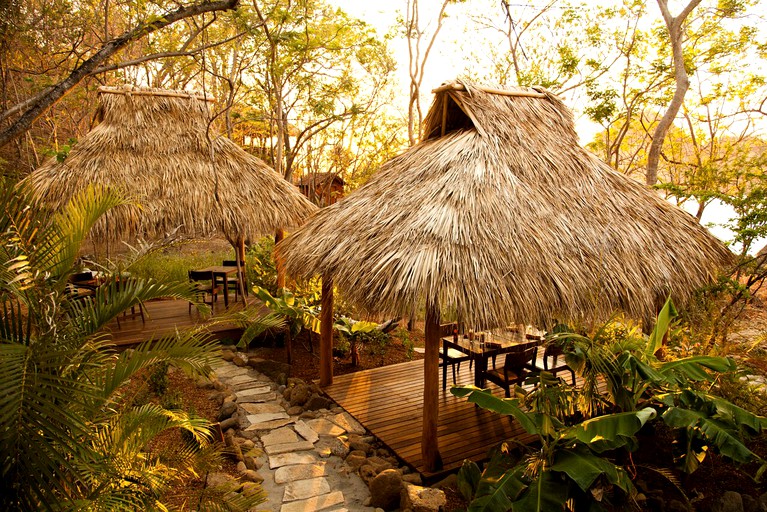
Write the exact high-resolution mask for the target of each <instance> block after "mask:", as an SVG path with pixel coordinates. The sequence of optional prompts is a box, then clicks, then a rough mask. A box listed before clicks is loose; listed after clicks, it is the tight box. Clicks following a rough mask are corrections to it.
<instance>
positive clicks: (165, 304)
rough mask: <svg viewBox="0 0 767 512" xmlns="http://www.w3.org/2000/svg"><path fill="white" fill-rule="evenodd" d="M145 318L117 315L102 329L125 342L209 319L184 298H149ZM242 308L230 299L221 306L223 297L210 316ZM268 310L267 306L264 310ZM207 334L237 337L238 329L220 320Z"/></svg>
mask: <svg viewBox="0 0 767 512" xmlns="http://www.w3.org/2000/svg"><path fill="white" fill-rule="evenodd" d="M257 303H258V301H257V300H256V299H255V298H253V297H248V305H249V306H252V305H255V304H257ZM144 308H145V312H144V317H145V321H142V320H141V316H140V315H136V316H133V317H131V316H128V317H122V316H120V317H119V320H120V321H119V324H118V322H117V320H113V321H112V322H111V323H109V324H108V325H107V326H106V327H105V328H104V330H105V331H107V332H109V333H111V335H112V341H113V343H114V344H115V345H117V346H129V345H136V344H139V343H142V342H144V341H149V340H151V339H158V338H162V337H163V336H168V335H171V334H173V333H174V332H175V331H176V330H183V329H189V328H192V327H198V326H200V325H205V324H206V323H209V321H208V319H206V318H204V317H203V316H202V315H200V314H199V313H198V312H197V310H196V309H195V308H194V307H193V308H192V311H191V313H190V311H189V303H188V302H187V301H185V300H175V299H171V300H152V301H148V302H145V303H144ZM241 309H242V305H241V303H239V302H237V303H235V302H234V301H233V300H232V301H230V303H229V308H225V307H224V304H223V300H219V301H218V302H217V303H215V304H214V306H213V309H212V312H213V316H214V317H215V316H216V315H222V314H224V313H228V312H233V311H238V310H241ZM267 311H268V310H267ZM208 330H209V332H210V333H211V335H213V336H214V337H216V338H224V337H233V338H234V337H238V336H239V335H240V334H242V330H241V329H239V328H237V327H236V326H235V325H234V324H229V323H224V324H218V325H213V326H211V327H210V328H209V329H208Z"/></svg>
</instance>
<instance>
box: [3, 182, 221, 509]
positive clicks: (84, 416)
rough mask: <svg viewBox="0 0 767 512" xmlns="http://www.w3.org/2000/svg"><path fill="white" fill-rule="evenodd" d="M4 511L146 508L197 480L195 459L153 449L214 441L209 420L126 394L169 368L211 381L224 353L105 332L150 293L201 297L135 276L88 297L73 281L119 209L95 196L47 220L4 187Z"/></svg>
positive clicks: (191, 337) (107, 194) (18, 192)
mask: <svg viewBox="0 0 767 512" xmlns="http://www.w3.org/2000/svg"><path fill="white" fill-rule="evenodd" d="M0 196H1V198H2V200H1V201H0V204H1V205H2V210H1V211H0V385H2V388H3V393H4V395H3V401H2V403H0V454H2V457H0V461H2V462H0V464H2V465H1V471H2V475H3V478H2V479H0V508H2V509H4V510H41V509H44V510H61V509H66V510H86V509H94V510H97V509H103V510H139V509H141V510H146V509H158V508H160V509H161V508H162V507H163V505H162V503H161V501H160V498H159V497H160V496H161V494H162V491H163V489H164V488H165V487H166V486H167V485H168V484H169V483H170V482H171V481H172V480H173V479H174V478H184V477H185V476H189V475H190V474H193V473H194V461H195V457H196V455H195V451H193V450H189V451H186V452H181V453H177V454H176V456H175V457H176V463H174V465H172V466H171V465H169V464H168V462H167V461H166V460H164V459H163V455H161V454H158V453H153V452H148V451H147V450H146V447H147V446H148V445H149V443H150V442H151V441H152V440H153V439H155V438H156V437H157V436H158V435H160V434H161V433H163V432H165V431H168V430H171V429H181V430H184V431H186V432H188V433H189V435H190V436H191V437H192V438H194V439H195V440H196V442H197V444H198V445H208V444H210V440H211V436H210V430H209V425H208V423H207V421H205V420H201V419H199V418H196V417H194V416H192V415H189V414H187V413H185V412H183V411H179V410H168V409H166V408H163V407H162V406H160V405H157V404H153V403H150V402H146V401H144V402H143V403H141V404H140V405H138V404H137V402H136V401H134V400H131V399H130V398H131V397H126V396H124V395H123V393H124V390H125V385H126V383H128V381H130V380H131V379H132V378H135V377H136V376H137V374H138V372H141V371H146V370H148V369H150V368H153V367H157V366H159V365H162V364H164V363H165V362H168V363H172V364H173V365H174V366H176V367H178V368H180V369H183V370H184V371H187V372H190V373H200V374H206V373H208V372H209V371H210V365H211V363H212V361H213V358H214V357H215V354H216V351H217V347H216V345H215V343H213V342H212V341H211V340H210V339H209V338H208V337H207V336H205V335H203V334H200V333H179V334H178V335H176V336H173V337H169V338H163V339H158V340H154V341H153V342H151V343H145V344H142V345H139V346H138V347H136V348H134V349H132V350H126V351H123V352H119V353H118V352H116V351H115V350H114V348H113V347H112V346H111V345H110V343H109V338H108V335H107V334H105V333H104V332H103V331H102V330H101V329H102V327H103V326H105V325H106V324H107V323H108V322H109V321H111V320H112V319H114V317H115V316H117V315H118V314H120V313H122V311H123V310H125V309H126V308H129V307H130V306H132V305H139V304H140V303H141V302H142V301H146V300H150V299H152V298H155V297H175V298H181V299H187V300H192V301H193V300H194V294H193V291H192V290H191V288H190V287H189V286H188V284H186V283H181V284H171V283H165V284H159V283H154V282H152V281H145V280H143V279H135V280H134V281H132V282H131V284H130V286H123V287H120V286H117V285H116V280H114V279H113V278H110V277H109V276H107V281H106V284H105V285H104V287H103V289H101V288H100V289H99V290H98V291H97V293H96V294H94V295H93V296H90V297H85V298H75V297H74V296H73V295H71V294H69V293H67V285H68V278H69V276H70V275H71V274H72V273H73V272H74V263H75V260H76V258H77V255H78V253H79V250H80V248H81V247H82V243H83V241H84V240H85V237H86V236H87V234H88V231H89V230H90V228H91V226H93V224H94V223H95V222H96V221H97V220H98V219H99V217H100V216H101V215H103V214H104V213H105V212H107V211H108V210H109V209H110V208H112V207H115V206H117V205H119V204H122V203H123V200H122V199H121V198H120V197H119V195H117V194H116V193H115V192H113V191H108V190H101V189H95V188H93V189H89V190H86V191H84V192H83V193H81V194H79V195H76V196H75V197H74V198H73V199H72V201H71V202H70V203H69V205H68V206H67V207H66V208H65V209H63V210H62V211H61V212H59V213H55V214H54V215H52V216H51V215H48V214H46V213H45V212H43V211H42V210H41V209H39V208H35V207H33V206H32V204H33V203H32V202H31V200H30V197H29V196H28V194H27V192H26V191H25V190H24V189H15V188H13V187H11V186H8V185H6V184H3V186H2V187H0Z"/></svg>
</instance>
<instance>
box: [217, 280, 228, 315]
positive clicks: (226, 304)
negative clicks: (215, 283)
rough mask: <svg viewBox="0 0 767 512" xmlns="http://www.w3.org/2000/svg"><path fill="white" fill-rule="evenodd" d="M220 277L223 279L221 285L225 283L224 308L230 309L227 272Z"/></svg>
mask: <svg viewBox="0 0 767 512" xmlns="http://www.w3.org/2000/svg"><path fill="white" fill-rule="evenodd" d="M219 276H220V277H221V283H223V286H224V307H225V308H228V307H229V283H227V282H226V280H227V278H226V272H222V273H221V274H219Z"/></svg>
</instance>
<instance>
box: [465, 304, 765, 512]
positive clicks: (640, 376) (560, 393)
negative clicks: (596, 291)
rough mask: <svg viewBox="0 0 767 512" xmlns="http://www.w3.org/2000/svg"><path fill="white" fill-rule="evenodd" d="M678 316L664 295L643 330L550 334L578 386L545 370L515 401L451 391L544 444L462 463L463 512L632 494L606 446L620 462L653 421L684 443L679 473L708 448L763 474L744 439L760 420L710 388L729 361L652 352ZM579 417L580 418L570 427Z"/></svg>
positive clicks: (760, 427) (593, 501) (730, 367)
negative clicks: (612, 491)
mask: <svg viewBox="0 0 767 512" xmlns="http://www.w3.org/2000/svg"><path fill="white" fill-rule="evenodd" d="M676 315H677V312H676V309H675V308H674V306H673V303H672V302H671V300H670V299H669V301H667V303H666V305H665V306H664V308H663V309H662V311H661V313H660V314H659V316H658V319H657V322H656V325H655V329H654V330H653V332H652V333H651V334H650V335H649V336H643V335H641V333H639V331H638V330H635V329H618V330H617V331H616V330H615V329H614V328H613V327H611V326H609V325H605V326H601V327H600V328H598V329H597V330H596V332H595V334H594V335H592V336H591V337H587V336H583V335H579V334H574V333H567V332H560V333H558V334H554V335H553V336H552V338H553V339H554V340H560V341H566V346H567V350H568V352H567V353H566V360H567V362H568V364H569V365H571V367H572V368H574V369H575V370H576V372H577V373H578V374H579V375H580V377H581V380H582V384H581V385H580V387H579V389H577V390H574V389H573V388H572V387H570V386H568V385H567V384H565V383H564V382H562V381H561V380H559V379H555V378H554V377H553V376H551V375H549V374H548V373H547V372H539V373H536V374H533V375H532V376H531V377H529V378H528V379H527V381H526V384H530V385H534V386H535V387H534V388H533V389H532V391H525V390H523V389H522V388H518V389H517V395H518V397H516V398H513V399H505V400H504V399H500V398H497V397H495V396H493V395H492V394H491V393H490V392H488V391H482V390H479V389H477V388H474V387H473V386H467V387H454V388H453V390H452V391H453V393H454V394H455V395H457V396H467V397H468V398H469V401H471V402H473V403H476V404H477V405H479V406H480V407H483V408H486V409H489V410H492V411H494V412H498V413H502V414H509V415H511V416H513V417H514V418H515V419H517V420H518V421H519V422H520V424H521V425H522V427H523V428H524V429H525V430H526V431H527V432H528V433H530V434H534V435H536V436H538V439H539V444H540V447H541V448H540V450H539V451H538V452H536V453H535V454H533V455H531V456H529V457H528V458H527V459H525V460H523V461H521V462H519V463H517V464H514V465H512V467H511V468H510V469H504V470H502V471H499V469H498V467H494V466H493V464H495V466H497V465H498V462H497V461H496V462H495V463H493V464H490V465H488V467H487V468H486V469H485V471H484V473H482V474H480V472H479V468H474V467H472V466H471V464H472V463H467V465H466V467H465V468H464V470H463V483H462V485H463V488H464V490H466V492H467V494H470V495H471V496H472V497H473V498H474V499H473V501H472V504H471V506H470V508H469V510H508V509H509V508H512V509H513V510H514V511H517V510H523V511H527V510H561V509H562V507H563V506H564V503H565V501H567V500H573V503H576V505H575V508H574V510H580V507H581V506H583V507H597V509H599V508H598V507H599V503H598V502H599V500H600V498H599V497H601V496H606V494H604V492H603V491H604V490H605V489H604V488H603V486H604V485H612V486H616V487H617V488H619V489H621V490H623V491H624V492H625V493H627V495H630V494H631V493H632V492H633V486H632V485H631V482H630V480H629V479H628V477H627V475H626V472H625V471H624V470H623V469H622V467H621V466H620V465H619V464H617V463H616V462H614V461H613V460H614V459H607V458H606V457H605V452H606V451H609V453H610V454H611V456H612V457H616V458H620V457H622V455H621V453H623V454H624V455H623V456H625V454H627V453H628V452H631V451H634V450H635V449H636V448H637V441H636V438H635V437H634V434H636V433H637V432H638V431H639V429H640V428H641V427H642V426H643V425H644V424H645V423H646V422H648V421H653V420H656V418H660V420H661V421H663V423H665V424H666V425H667V426H668V427H670V428H671V429H673V431H674V432H675V433H676V434H677V438H678V441H679V443H677V444H678V445H679V446H680V447H681V448H682V449H681V451H680V452H679V453H678V454H677V456H676V462H678V463H679V464H680V467H681V469H682V470H684V471H686V472H688V473H689V472H693V471H695V469H696V468H697V467H698V465H699V464H700V463H701V462H702V461H703V459H704V457H705V455H706V453H710V452H719V453H720V454H721V455H723V456H725V457H728V458H730V459H731V460H733V461H735V462H738V463H744V462H754V461H756V462H759V463H761V464H762V466H761V469H759V470H758V472H757V476H759V475H760V474H761V473H763V472H764V471H765V468H766V467H767V466H766V465H765V463H764V461H762V460H761V459H760V458H759V457H758V456H757V455H756V454H754V453H753V452H752V451H751V450H750V449H749V448H748V447H747V446H746V444H745V439H747V437H748V436H749V435H752V434H758V433H760V432H762V431H764V430H765V429H767V419H765V418H763V417H760V416H757V415H755V414H753V413H751V412H749V411H747V410H745V409H743V408H741V407H738V406H736V405H734V404H732V403H730V402H728V401H727V400H725V399H723V398H721V397H717V396H714V395H712V394H711V393H710V392H709V391H708V389H707V388H708V387H710V386H711V384H712V383H713V382H714V381H715V380H716V379H717V378H718V377H719V376H720V375H721V374H722V373H727V372H732V371H734V370H735V369H736V367H735V364H734V362H733V361H732V360H731V359H727V358H722V357H712V356H691V357H686V358H683V359H678V360H673V361H660V360H658V359H657V357H656V356H655V354H656V353H658V352H659V350H660V349H661V348H662V346H663V339H664V338H665V336H666V334H667V332H668V330H669V328H670V326H672V325H673V321H674V318H675V317H676ZM616 334H617V335H616ZM605 340H609V342H605ZM600 383H603V386H604V388H601V387H600ZM602 389H604V391H602ZM576 391H577V393H576ZM582 417H585V418H587V419H586V420H585V421H582V422H581V423H575V422H577V421H580V420H581V418H582ZM616 450H617V451H616ZM491 462H492V461H491ZM579 468H580V469H579ZM578 503H580V504H581V505H577V504H578ZM504 507H506V508H504Z"/></svg>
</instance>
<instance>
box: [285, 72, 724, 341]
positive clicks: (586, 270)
mask: <svg viewBox="0 0 767 512" xmlns="http://www.w3.org/2000/svg"><path fill="white" fill-rule="evenodd" d="M437 92H438V93H437V95H436V97H435V100H434V103H433V105H432V107H431V110H430V111H429V114H428V116H427V118H426V120H425V132H424V133H425V134H426V135H425V140H424V141H422V142H420V143H419V144H417V145H416V146H414V147H412V148H410V149H409V150H407V151H406V152H404V153H403V154H401V155H400V156H398V157H396V158H394V159H392V160H390V161H389V162H387V163H386V164H385V165H384V166H383V168H382V169H381V171H380V172H378V173H377V174H376V175H374V176H373V177H372V178H371V179H370V181H369V182H368V183H366V184H365V185H364V186H362V187H360V188H359V189H358V190H356V191H355V192H353V193H352V194H350V195H349V196H347V197H346V198H345V199H343V200H342V201H339V202H338V203H336V204H334V205H332V206H330V207H328V208H326V209H324V210H321V211H319V212H318V213H316V214H315V215H314V216H313V217H312V218H311V219H310V220H309V221H307V223H306V224H304V225H303V226H302V227H301V228H299V229H298V230H297V231H296V232H294V233H293V234H292V235H291V236H290V237H288V238H286V239H285V240H284V241H283V242H282V243H281V244H280V245H279V246H278V254H281V255H282V257H283V258H284V261H285V263H286V266H287V270H288V272H291V273H293V274H294V275H299V276H304V277H308V276H310V275H314V274H328V275H330V276H332V277H333V280H334V283H335V285H336V286H338V287H339V288H340V289H341V290H342V291H343V294H344V297H345V298H347V299H351V300H353V301H355V302H357V303H358V304H360V305H362V306H364V307H366V308H368V309H370V310H372V311H381V312H387V313H393V314H400V315H402V314H407V313H409V312H410V311H411V310H413V309H414V308H416V307H417V306H418V305H420V304H423V303H424V300H426V302H430V303H433V302H434V301H435V300H436V301H437V302H436V304H437V305H438V306H439V307H440V308H441V310H442V311H443V312H457V313H458V316H459V318H461V319H463V320H464V321H466V322H468V324H469V325H473V326H483V327H492V326H498V325H504V324H509V323H512V322H514V323H522V322H524V323H532V324H536V325H548V324H549V323H550V322H551V320H552V318H566V319H577V318H583V317H586V318H589V319H590V318H593V317H592V315H593V314H595V313H596V314H597V315H600V314H601V316H606V315H609V314H611V313H612V312H614V311H615V310H624V311H625V312H627V313H629V314H630V315H632V316H634V317H637V318H643V317H646V316H647V315H649V314H654V312H655V308H656V307H658V305H660V304H662V302H663V300H664V299H665V297H666V296H667V294H669V293H671V294H672V295H673V297H674V299H675V300H677V301H681V302H683V301H684V300H685V299H687V298H688V297H689V296H690V294H691V293H692V291H693V290H694V289H695V288H697V287H699V286H700V285H702V284H703V283H705V282H707V281H710V280H711V279H713V278H714V277H715V274H716V273H717V270H718V268H720V267H721V266H722V265H725V264H727V263H728V262H729V261H730V260H731V255H730V253H729V251H727V250H726V249H725V248H724V246H723V245H722V244H721V243H720V242H719V241H718V240H717V239H715V238H714V237H713V236H711V235H710V234H709V233H708V231H706V230H705V229H704V228H702V227H701V226H700V225H699V224H698V223H697V222H696V221H695V219H694V218H693V217H692V216H690V215H689V214H687V213H685V212H683V211H681V210H679V209H678V208H676V207H674V206H672V205H671V204H669V203H667V202H666V201H664V200H663V199H661V198H659V197H658V196H657V195H656V194H655V193H654V192H652V191H650V190H648V189H647V188H645V187H644V186H643V185H641V184H639V183H637V182H635V181H633V180H631V179H629V178H627V177H626V176H624V175H622V174H620V173H617V172H615V171H613V170H612V169H611V168H610V167H609V166H607V165H606V164H604V163H603V162H601V161H600V160H599V159H598V158H596V157H595V156H594V155H592V154H590V153H589V152H587V151H586V150H584V149H583V148H581V147H580V146H579V145H578V138H577V135H576V133H575V130H574V123H573V118H572V114H571V112H570V111H569V110H568V109H567V108H566V107H565V105H564V104H563V103H562V101H561V100H560V99H559V98H557V97H556V96H554V95H553V94H550V93H549V92H547V91H545V90H542V89H540V90H539V89H535V90H533V89H515V90H511V91H509V92H505V93H503V94H498V93H497V92H499V91H495V92H494V93H493V92H488V89H484V88H479V87H476V86H473V85H471V84H465V90H464V87H463V84H450V85H448V86H446V87H442V88H440V89H438V91H437ZM500 92H504V91H500ZM509 94H512V95H509Z"/></svg>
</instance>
